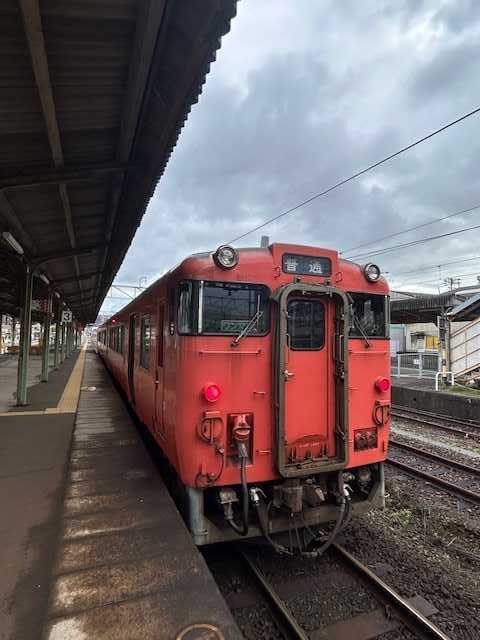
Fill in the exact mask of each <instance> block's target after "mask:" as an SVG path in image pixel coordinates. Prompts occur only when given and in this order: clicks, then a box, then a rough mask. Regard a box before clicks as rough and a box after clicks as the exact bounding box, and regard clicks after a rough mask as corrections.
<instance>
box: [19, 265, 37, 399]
mask: <svg viewBox="0 0 480 640" xmlns="http://www.w3.org/2000/svg"><path fill="white" fill-rule="evenodd" d="M32 290H33V270H32V269H30V267H29V266H28V265H27V266H26V270H25V290H24V298H23V308H22V314H21V317H20V344H19V349H18V369H17V405H18V406H20V407H23V406H25V405H26V404H27V374H28V360H29V356H30V342H31V338H32V337H31V332H32Z"/></svg>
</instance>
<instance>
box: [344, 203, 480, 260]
mask: <svg viewBox="0 0 480 640" xmlns="http://www.w3.org/2000/svg"><path fill="white" fill-rule="evenodd" d="M477 209H480V204H476V205H475V206H474V207H470V208H469V209H462V210H461V211H455V212H454V213H450V214H449V215H448V216H442V217H441V218H435V220H430V221H429V222H423V223H422V224H417V225H415V226H414V227H409V228H408V229H404V230H403V231H396V232H395V233H389V234H388V235H386V236H382V237H381V238H376V239H375V240H369V241H368V242H363V243H362V244H357V245H356V246H355V247H350V248H349V249H342V251H340V253H341V254H345V253H349V252H350V251H355V250H356V249H361V248H362V247H368V246H369V245H371V244H376V243H377V242H383V240H389V239H390V238H396V237H397V236H401V235H403V234H404V233H409V232H410V231H417V230H418V229H423V227H428V226H430V225H431V224H435V223H436V222H442V220H448V219H449V218H454V217H455V216H460V215H462V214H465V213H471V212H472V211H476V210H477Z"/></svg>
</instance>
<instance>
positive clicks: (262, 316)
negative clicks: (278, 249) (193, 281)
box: [198, 281, 269, 336]
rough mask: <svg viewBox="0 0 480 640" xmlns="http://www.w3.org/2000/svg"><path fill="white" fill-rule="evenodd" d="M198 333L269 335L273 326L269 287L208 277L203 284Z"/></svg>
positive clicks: (201, 286) (200, 291) (200, 297)
mask: <svg viewBox="0 0 480 640" xmlns="http://www.w3.org/2000/svg"><path fill="white" fill-rule="evenodd" d="M198 298H199V318H198V333H201V334H203V335H230V336H231V335H238V334H239V333H240V332H241V331H243V330H245V329H247V328H248V335H249V336H254V335H265V334H266V333H267V332H268V327H269V313H268V310H269V307H268V300H269V290H268V288H267V287H265V286H264V285H260V284H246V283H244V282H216V281H205V282H203V281H202V282H200V284H199V295H198Z"/></svg>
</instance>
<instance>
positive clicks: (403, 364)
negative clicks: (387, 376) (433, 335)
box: [390, 351, 441, 378]
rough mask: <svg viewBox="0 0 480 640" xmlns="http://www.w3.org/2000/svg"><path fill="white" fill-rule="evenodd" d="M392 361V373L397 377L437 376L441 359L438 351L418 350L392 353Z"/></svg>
mask: <svg viewBox="0 0 480 640" xmlns="http://www.w3.org/2000/svg"><path fill="white" fill-rule="evenodd" d="M390 363H391V374H392V376H395V377H397V378H435V374H436V373H437V371H439V370H440V364H441V360H440V356H439V354H438V353H436V352H435V353H431V352H430V353H428V352H423V351H416V352H413V353H412V352H410V353H396V354H392V356H391V357H390Z"/></svg>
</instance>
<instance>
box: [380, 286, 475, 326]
mask: <svg viewBox="0 0 480 640" xmlns="http://www.w3.org/2000/svg"><path fill="white" fill-rule="evenodd" d="M392 293H395V292H392ZM398 293H400V295H402V297H401V298H400V297H398V298H397V299H395V296H392V301H391V303H390V314H391V321H392V322H393V323H398V324H414V323H417V322H434V323H436V322H437V317H438V316H440V315H444V314H446V313H447V312H448V311H450V310H451V309H452V308H453V307H456V306H457V305H458V304H460V303H461V302H462V301H463V300H464V298H463V297H460V296H458V295H457V294H456V293H455V292H454V291H449V292H447V293H441V294H439V295H431V294H430V295H425V294H420V293H418V294H414V293H408V294H407V293H404V294H402V293H401V292H398Z"/></svg>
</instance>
